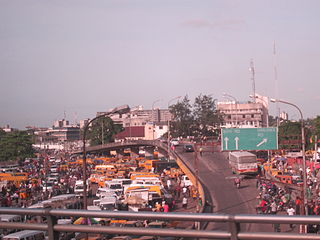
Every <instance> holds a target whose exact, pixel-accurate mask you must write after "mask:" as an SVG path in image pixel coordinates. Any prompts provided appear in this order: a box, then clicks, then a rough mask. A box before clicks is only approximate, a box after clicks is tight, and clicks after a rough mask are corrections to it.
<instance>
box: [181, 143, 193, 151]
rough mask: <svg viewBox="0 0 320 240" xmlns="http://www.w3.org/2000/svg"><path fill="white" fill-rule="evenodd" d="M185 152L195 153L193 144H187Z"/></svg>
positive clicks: (184, 147)
mask: <svg viewBox="0 0 320 240" xmlns="http://www.w3.org/2000/svg"><path fill="white" fill-rule="evenodd" d="M183 149H184V151H185V152H194V147H193V145H191V144H186V145H184V146H183Z"/></svg>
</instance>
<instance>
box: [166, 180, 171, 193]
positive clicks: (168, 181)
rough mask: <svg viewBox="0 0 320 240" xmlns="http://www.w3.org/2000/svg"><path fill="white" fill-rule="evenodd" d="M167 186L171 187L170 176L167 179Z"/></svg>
mask: <svg viewBox="0 0 320 240" xmlns="http://www.w3.org/2000/svg"><path fill="white" fill-rule="evenodd" d="M167 187H168V189H169V190H170V189H171V180H170V178H168V180H167Z"/></svg>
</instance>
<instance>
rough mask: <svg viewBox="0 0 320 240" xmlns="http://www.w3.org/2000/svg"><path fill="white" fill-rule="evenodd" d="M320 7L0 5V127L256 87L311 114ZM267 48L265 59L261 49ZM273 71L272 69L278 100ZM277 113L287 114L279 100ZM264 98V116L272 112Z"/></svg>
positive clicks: (242, 95)
mask: <svg viewBox="0 0 320 240" xmlns="http://www.w3.org/2000/svg"><path fill="white" fill-rule="evenodd" d="M319 7H320V2H319V1H316V0H312V1H307V2H301V1H297V0H293V1H277V0H271V1H267V2H262V1H254V0H250V1H249V0H244V1H236V0H229V1H222V0H204V1H195V0H184V1H181V0H170V1H169V0H161V1H158V0H154V1H150V0H136V1H132V0H122V1H119V0H105V1H103V0H92V1H85V0H69V1H62V0H59V1H56V0H53V1H40V0H28V1H21V0H1V1H0V52H1V53H0V76H1V90H0V98H1V101H0V111H1V112H0V127H1V126H4V125H6V124H9V125H10V126H11V127H14V128H19V129H24V128H25V126H39V127H49V126H51V125H52V124H53V122H54V121H55V120H59V119H62V118H64V114H66V118H67V119H68V120H69V121H70V122H74V120H75V119H77V120H78V121H79V120H81V119H85V118H92V117H93V116H95V114H96V112H98V111H106V110H108V109H110V108H113V107H115V106H119V105H123V104H128V105H129V106H130V107H134V106H137V105H142V106H144V108H145V109H150V108H151V106H152V104H153V103H154V102H155V101H156V100H159V99H162V101H158V102H157V103H156V104H155V105H156V107H160V108H167V105H168V102H169V101H170V100H171V99H173V98H174V97H176V96H185V95H188V96H189V99H190V100H191V101H192V102H193V100H194V98H195V97H196V96H198V95H199V94H201V93H202V94H212V97H213V98H214V99H218V100H221V101H222V100H223V97H222V93H223V92H226V93H228V94H230V95H232V96H234V97H235V98H236V99H237V100H238V101H248V100H250V98H249V95H250V94H252V93H253V90H252V80H251V77H252V76H251V72H250V71H249V67H250V61H251V59H253V61H254V65H255V85H256V92H257V93H258V94H260V95H264V96H268V97H272V98H275V97H279V98H280V99H283V100H286V101H288V102H292V103H294V104H296V105H297V106H299V107H300V108H301V110H302V112H303V114H304V118H314V117H316V116H317V115H320V111H319V110H320V107H319V103H320V94H318V92H319V89H320V81H319V76H320V68H319V60H318V59H319V57H320V51H319V46H318V43H319V42H320V41H319V40H320V33H319V31H317V30H316V29H318V28H319V24H320V15H319V14H318V9H319ZM274 42H275V43H276V55H274V52H273V50H274V49H273V47H274ZM274 66H276V67H277V85H278V96H276V83H275V82H276V80H275V78H276V77H275V71H274ZM279 106H280V111H285V112H288V113H289V119H299V117H300V116H299V113H298V112H297V110H296V109H294V108H292V107H290V106H288V105H284V104H280V105H279ZM275 112H276V111H275V104H272V103H270V114H271V115H275Z"/></svg>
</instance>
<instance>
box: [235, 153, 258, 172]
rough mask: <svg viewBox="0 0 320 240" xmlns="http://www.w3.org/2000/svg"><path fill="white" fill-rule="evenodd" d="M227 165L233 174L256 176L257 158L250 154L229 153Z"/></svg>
mask: <svg viewBox="0 0 320 240" xmlns="http://www.w3.org/2000/svg"><path fill="white" fill-rule="evenodd" d="M229 164H230V167H231V169H232V172H233V173H236V174H257V173H258V164H257V156H256V155H254V154H253V153H250V152H230V153H229Z"/></svg>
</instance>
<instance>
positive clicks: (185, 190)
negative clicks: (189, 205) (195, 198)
mask: <svg viewBox="0 0 320 240" xmlns="http://www.w3.org/2000/svg"><path fill="white" fill-rule="evenodd" d="M187 190H188V189H187V187H186V186H184V187H183V188H182V195H183V196H187Z"/></svg>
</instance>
